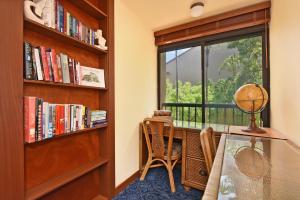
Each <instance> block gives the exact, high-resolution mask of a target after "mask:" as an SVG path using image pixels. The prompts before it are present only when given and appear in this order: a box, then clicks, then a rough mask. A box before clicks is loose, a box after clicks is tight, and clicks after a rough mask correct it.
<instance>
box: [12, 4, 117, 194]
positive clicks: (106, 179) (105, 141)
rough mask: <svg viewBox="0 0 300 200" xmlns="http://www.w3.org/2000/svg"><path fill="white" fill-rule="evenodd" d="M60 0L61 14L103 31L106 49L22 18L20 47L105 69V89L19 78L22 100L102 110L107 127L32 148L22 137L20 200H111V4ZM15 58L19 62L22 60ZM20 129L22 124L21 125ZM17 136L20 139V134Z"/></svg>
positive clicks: (76, 132)
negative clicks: (51, 51)
mask: <svg viewBox="0 0 300 200" xmlns="http://www.w3.org/2000/svg"><path fill="white" fill-rule="evenodd" d="M60 1H61V3H62V5H63V7H64V9H66V10H67V11H68V12H70V13H71V14H72V16H74V17H76V18H77V19H78V20H79V21H81V22H82V23H83V24H84V25H85V26H87V27H89V28H91V29H93V30H97V29H101V30H102V31H103V36H104V37H105V38H106V40H107V46H108V50H102V49H100V48H97V47H95V46H93V45H90V44H87V43H84V42H82V41H80V40H78V39H76V38H73V37H71V36H68V35H66V34H65V33H62V32H59V31H57V30H55V29H53V28H49V27H47V26H44V25H42V24H39V23H36V22H34V21H32V20H29V19H25V18H24V17H23V13H22V16H21V17H20V18H21V19H22V21H21V22H19V24H21V25H22V24H23V32H21V34H22V42H24V41H26V42H29V43H31V44H32V45H34V46H44V47H46V48H52V49H55V50H56V52H59V53H64V54H66V55H68V56H69V57H71V58H73V59H75V60H76V61H79V62H80V64H82V65H84V66H89V67H93V68H99V69H103V70H104V72H105V85H106V87H105V88H97V87H90V86H83V85H75V84H66V83H56V82H47V81H37V80H25V79H24V78H22V79H21V80H20V79H18V80H17V83H18V84H19V85H20V88H22V96H36V97H39V98H42V99H44V101H47V102H50V103H58V104H82V105H84V106H87V107H89V108H91V109H92V110H106V111H107V123H105V124H102V125H100V126H97V127H94V128H87V129H83V130H78V131H74V132H70V133H65V134H61V135H58V136H54V137H52V138H48V139H44V140H41V141H37V142H34V143H24V140H23V138H22V141H23V142H22V143H23V144H22V148H23V149H22V151H23V153H21V155H22V159H21V160H22V162H23V161H24V163H23V166H22V167H23V168H22V171H24V180H23V184H22V187H23V188H24V189H23V190H24V192H23V196H24V198H23V199H82V200H85V199H95V200H104V199H111V198H112V197H113V195H114V190H115V171H114V170H115V155H114V21H113V20H114V19H113V16H114V10H113V8H114V1H113V0H60ZM20 10H22V11H23V9H20ZM22 42H20V46H22ZM21 50H22V49H21ZM19 57H20V59H22V56H19ZM19 57H18V58H19ZM22 62H23V61H22ZM18 70H19V71H15V73H18V74H20V73H21V72H22V71H23V66H22V64H21V65H20V66H19V67H18ZM20 103H22V101H20ZM19 106H20V107H22V105H19ZM18 115H20V118H23V111H21V110H20V112H19V113H18ZM20 121H22V120H20ZM20 126H23V123H22V124H21V122H20ZM22 130H23V129H22ZM22 130H21V131H22ZM18 134H19V135H20V136H21V135H22V133H21V132H19V133H18ZM24 155H25V156H24ZM19 199H20V198H19Z"/></svg>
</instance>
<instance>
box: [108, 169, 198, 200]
mask: <svg viewBox="0 0 300 200" xmlns="http://www.w3.org/2000/svg"><path fill="white" fill-rule="evenodd" d="M173 173H174V179H175V185H176V192H175V193H172V192H171V189H170V184H169V176H168V172H167V170H166V169H165V168H163V167H161V168H154V169H150V170H149V171H148V174H147V175H146V178H145V180H144V181H140V180H139V179H137V180H135V181H134V182H133V183H132V184H130V185H129V186H128V187H127V188H126V189H125V190H124V191H122V192H121V193H119V194H118V195H117V196H116V197H115V198H114V199H113V200H168V199H172V200H183V199H184V200H200V198H201V197H202V195H203V192H202V191H198V190H194V189H191V191H189V192H185V190H184V188H183V186H182V185H181V169H180V167H175V168H174V170H173Z"/></svg>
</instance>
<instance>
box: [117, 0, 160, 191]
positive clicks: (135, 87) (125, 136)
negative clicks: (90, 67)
mask: <svg viewBox="0 0 300 200" xmlns="http://www.w3.org/2000/svg"><path fill="white" fill-rule="evenodd" d="M115 84H116V85H115V87H116V88H115V89H116V92H115V100H116V112H115V114H116V129H115V131H116V132H115V150H116V152H115V154H116V186H117V185H119V184H120V183H122V182H123V181H124V180H126V179H127V178H128V177H130V176H131V175H132V174H133V173H135V172H136V171H137V170H138V168H139V135H138V124H139V122H141V121H142V120H143V118H145V117H146V116H150V115H151V113H152V112H153V110H154V109H155V108H156V102H157V99H156V88H157V87H156V85H157V84H156V47H155V46H154V37H153V32H152V31H151V30H150V27H147V26H145V25H144V23H143V22H142V21H140V19H139V18H138V17H137V16H136V15H135V14H134V13H133V12H131V10H130V9H128V7H127V6H126V4H125V3H124V1H123V0H115Z"/></svg>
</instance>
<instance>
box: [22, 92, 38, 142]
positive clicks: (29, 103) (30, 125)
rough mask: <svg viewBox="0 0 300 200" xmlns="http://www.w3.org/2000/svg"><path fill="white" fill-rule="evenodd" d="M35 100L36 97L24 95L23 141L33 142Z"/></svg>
mask: <svg viewBox="0 0 300 200" xmlns="http://www.w3.org/2000/svg"><path fill="white" fill-rule="evenodd" d="M35 102H36V97H27V96H26V97H24V135H25V142H27V143H32V142H35V128H36V126H35V123H36V121H35V109H36V107H35Z"/></svg>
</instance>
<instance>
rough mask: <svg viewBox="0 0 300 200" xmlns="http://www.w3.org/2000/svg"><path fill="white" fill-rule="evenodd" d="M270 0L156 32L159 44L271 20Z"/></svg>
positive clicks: (156, 41) (156, 42)
mask: <svg viewBox="0 0 300 200" xmlns="http://www.w3.org/2000/svg"><path fill="white" fill-rule="evenodd" d="M270 7H271V3H270V2H269V1H267V2H263V3H259V4H256V5H252V6H248V7H245V8H241V9H237V10H233V11H230V12H226V13H222V14H219V15H215V16H212V17H208V18H204V19H200V20H196V21H193V22H189V23H186V24H182V25H179V26H175V27H171V28H167V29H164V30H161V31H157V32H155V33H154V36H155V44H156V45H157V46H162V45H167V44H172V43H177V42H182V41H186V40H191V39H195V38H199V37H204V36H209V35H214V34H218V33H224V32H228V31H233V30H237V29H241V28H247V27H252V26H256V25H260V24H264V23H268V22H269V20H270V11H269V9H270Z"/></svg>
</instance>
